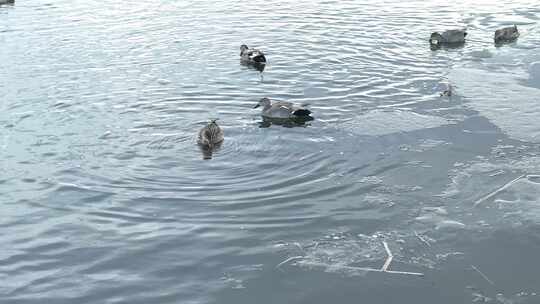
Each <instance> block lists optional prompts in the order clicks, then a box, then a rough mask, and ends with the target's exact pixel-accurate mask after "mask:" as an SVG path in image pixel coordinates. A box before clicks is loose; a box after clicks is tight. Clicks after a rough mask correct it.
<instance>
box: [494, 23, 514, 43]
mask: <svg viewBox="0 0 540 304" xmlns="http://www.w3.org/2000/svg"><path fill="white" fill-rule="evenodd" d="M518 37H519V31H518V29H517V26H516V25H514V26H509V27H505V28H502V29H498V30H496V31H495V35H494V36H493V40H495V44H501V43H505V42H512V41H514V40H516V39H517V38H518Z"/></svg>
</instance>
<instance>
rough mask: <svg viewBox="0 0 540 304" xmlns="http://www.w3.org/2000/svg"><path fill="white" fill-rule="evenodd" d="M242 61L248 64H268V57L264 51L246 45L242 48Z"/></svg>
mask: <svg viewBox="0 0 540 304" xmlns="http://www.w3.org/2000/svg"><path fill="white" fill-rule="evenodd" d="M240 59H241V60H242V61H244V62H247V63H254V64H266V57H265V56H264V53H263V52H262V51H259V50H257V49H250V48H249V47H248V46H247V45H245V44H242V45H241V46H240Z"/></svg>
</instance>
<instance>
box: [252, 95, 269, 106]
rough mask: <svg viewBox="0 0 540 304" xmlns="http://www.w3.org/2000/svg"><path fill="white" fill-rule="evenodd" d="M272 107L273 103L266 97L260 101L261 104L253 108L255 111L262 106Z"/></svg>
mask: <svg viewBox="0 0 540 304" xmlns="http://www.w3.org/2000/svg"><path fill="white" fill-rule="evenodd" d="M271 105H272V102H271V101H270V99H268V98H267V97H264V98H262V99H261V100H259V102H258V103H257V104H256V105H255V106H254V107H253V108H254V109H255V108H258V107H260V106H262V107H263V108H266V107H269V106H271Z"/></svg>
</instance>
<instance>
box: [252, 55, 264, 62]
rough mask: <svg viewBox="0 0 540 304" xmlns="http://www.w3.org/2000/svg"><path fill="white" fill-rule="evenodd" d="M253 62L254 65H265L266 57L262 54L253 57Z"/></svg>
mask: <svg viewBox="0 0 540 304" xmlns="http://www.w3.org/2000/svg"><path fill="white" fill-rule="evenodd" d="M253 61H255V62H256V63H266V57H265V56H264V55H263V54H259V55H257V56H255V57H253Z"/></svg>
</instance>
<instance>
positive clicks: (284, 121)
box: [259, 116, 314, 128]
mask: <svg viewBox="0 0 540 304" xmlns="http://www.w3.org/2000/svg"><path fill="white" fill-rule="evenodd" d="M312 120H314V118H313V117H311V116H305V117H295V118H270V117H265V116H262V121H260V122H259V127H260V128H269V127H270V126H271V125H278V126H282V127H285V128H294V127H308V126H310V125H311V124H310V123H309V122H310V121H312Z"/></svg>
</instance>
